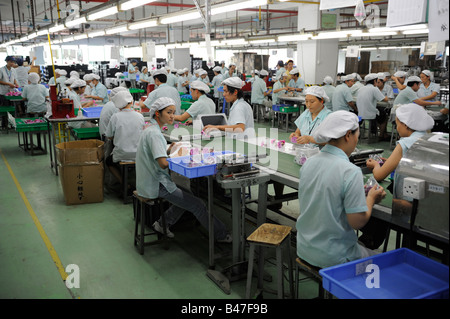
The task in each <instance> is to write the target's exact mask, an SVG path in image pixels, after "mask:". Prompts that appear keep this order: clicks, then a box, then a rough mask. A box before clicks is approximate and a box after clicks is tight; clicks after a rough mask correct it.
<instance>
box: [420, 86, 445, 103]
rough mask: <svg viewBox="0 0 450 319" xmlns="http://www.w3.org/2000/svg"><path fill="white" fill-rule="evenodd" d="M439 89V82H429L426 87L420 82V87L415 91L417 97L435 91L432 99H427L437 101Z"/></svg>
mask: <svg viewBox="0 0 450 319" xmlns="http://www.w3.org/2000/svg"><path fill="white" fill-rule="evenodd" d="M440 91H441V86H440V85H439V84H436V83H434V82H430V85H428V87H427V88H426V87H425V85H424V84H423V83H421V84H420V88H419V91H417V96H418V97H419V98H421V97H424V96H428V95H430V94H431V93H433V92H436V93H437V95H436V96H435V97H434V99H431V100H427V101H430V102H433V101H438V100H439V92H440Z"/></svg>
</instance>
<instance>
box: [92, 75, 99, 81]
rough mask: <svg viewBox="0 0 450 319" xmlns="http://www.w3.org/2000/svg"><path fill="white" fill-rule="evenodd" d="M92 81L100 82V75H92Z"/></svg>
mask: <svg viewBox="0 0 450 319" xmlns="http://www.w3.org/2000/svg"><path fill="white" fill-rule="evenodd" d="M92 80H97V81H98V80H100V75H98V74H92Z"/></svg>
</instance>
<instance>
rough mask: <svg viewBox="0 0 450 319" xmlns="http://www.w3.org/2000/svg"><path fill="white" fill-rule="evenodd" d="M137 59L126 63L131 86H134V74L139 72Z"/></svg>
mask: <svg viewBox="0 0 450 319" xmlns="http://www.w3.org/2000/svg"><path fill="white" fill-rule="evenodd" d="M137 63H138V61H137V60H135V59H133V60H131V61H130V64H129V65H128V80H130V82H131V87H132V88H133V89H134V88H136V74H138V73H139V68H138V66H137Z"/></svg>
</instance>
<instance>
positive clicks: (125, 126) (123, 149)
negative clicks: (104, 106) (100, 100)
mask: <svg viewBox="0 0 450 319" xmlns="http://www.w3.org/2000/svg"><path fill="white" fill-rule="evenodd" d="M112 101H113V103H114V105H115V106H116V108H117V109H119V112H117V113H114V114H113V115H112V116H111V119H110V121H109V123H108V126H107V128H106V132H105V136H106V137H107V138H108V139H111V140H112V141H113V145H114V148H113V151H112V152H111V155H110V156H108V157H107V158H106V160H105V164H106V166H107V167H108V169H109V170H110V172H111V173H112V174H113V175H114V176H115V177H116V178H117V180H118V181H119V182H120V184H122V185H123V182H124V181H123V180H122V176H121V174H120V166H119V163H120V162H122V161H124V162H134V161H135V159H136V150H137V147H138V143H139V138H140V137H141V133H142V132H143V130H144V126H145V121H144V117H143V116H142V114H141V113H138V112H136V111H135V110H134V109H133V96H132V95H131V93H130V92H129V91H120V92H117V93H116V94H115V95H114V97H113V98H112ZM128 187H129V190H134V185H128Z"/></svg>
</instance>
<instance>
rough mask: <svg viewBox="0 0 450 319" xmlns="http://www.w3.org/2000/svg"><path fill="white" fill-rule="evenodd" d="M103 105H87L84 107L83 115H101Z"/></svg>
mask: <svg viewBox="0 0 450 319" xmlns="http://www.w3.org/2000/svg"><path fill="white" fill-rule="evenodd" d="M102 109H103V106H94V107H85V108H83V116H85V117H100V113H101V112H102Z"/></svg>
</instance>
